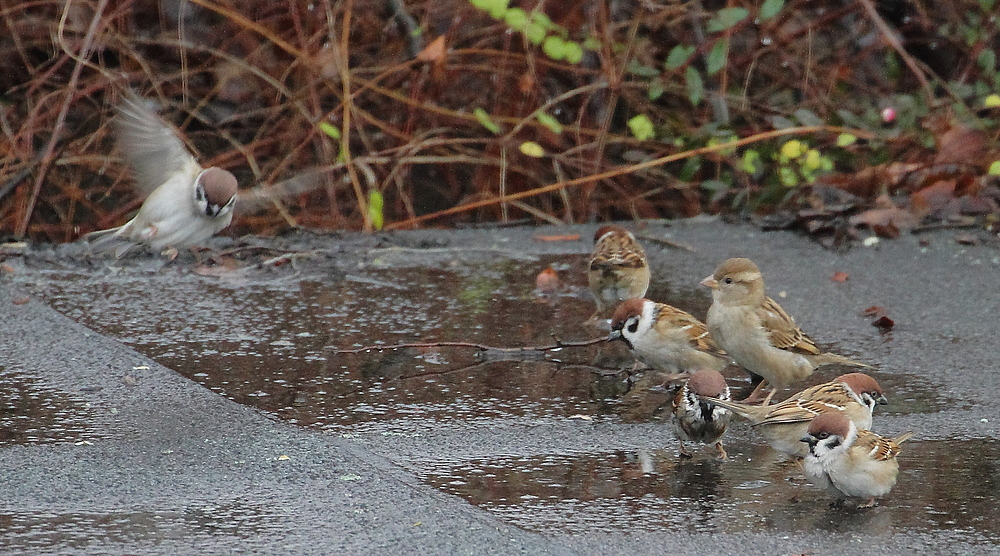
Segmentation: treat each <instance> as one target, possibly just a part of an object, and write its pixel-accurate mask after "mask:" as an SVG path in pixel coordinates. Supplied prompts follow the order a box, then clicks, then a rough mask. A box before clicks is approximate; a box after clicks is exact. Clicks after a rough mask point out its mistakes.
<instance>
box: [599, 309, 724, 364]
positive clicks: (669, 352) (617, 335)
mask: <svg viewBox="0 0 1000 556" xmlns="http://www.w3.org/2000/svg"><path fill="white" fill-rule="evenodd" d="M608 340H609V341H611V340H621V341H623V342H625V345H627V346H628V348H629V349H630V350H632V355H634V356H635V358H636V359H638V360H639V361H642V362H643V363H645V364H646V365H649V366H650V367H653V368H654V369H659V370H661V371H665V372H667V373H688V372H691V371H696V370H698V369H712V370H714V371H721V370H722V369H724V368H725V367H726V365H727V364H728V362H729V361H728V359H727V358H726V356H725V354H724V353H723V352H722V351H721V350H719V348H718V347H717V346H716V345H715V342H714V341H713V340H712V338H711V336H709V335H708V329H707V328H705V325H704V324H702V322H701V321H700V320H698V319H696V318H694V317H692V316H691V315H689V314H688V313H685V312H684V311H681V310H680V309H677V308H676V307H671V306H670V305H665V304H663V303H656V302H654V301H650V300H648V299H643V298H633V299H629V300H628V301H625V302H624V303H622V304H621V305H619V306H618V308H617V309H615V313H614V316H612V317H611V335H610V336H608Z"/></svg>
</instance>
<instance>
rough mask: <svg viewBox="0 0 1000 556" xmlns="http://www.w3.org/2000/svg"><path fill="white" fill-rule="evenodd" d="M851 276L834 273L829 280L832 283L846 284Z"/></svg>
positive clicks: (843, 273)
mask: <svg viewBox="0 0 1000 556" xmlns="http://www.w3.org/2000/svg"><path fill="white" fill-rule="evenodd" d="M850 277H851V275H850V274H848V273H846V272H839V271H838V272H834V273H833V276H832V277H831V278H830V279H831V280H833V281H834V282H846V281H847V279H848V278H850Z"/></svg>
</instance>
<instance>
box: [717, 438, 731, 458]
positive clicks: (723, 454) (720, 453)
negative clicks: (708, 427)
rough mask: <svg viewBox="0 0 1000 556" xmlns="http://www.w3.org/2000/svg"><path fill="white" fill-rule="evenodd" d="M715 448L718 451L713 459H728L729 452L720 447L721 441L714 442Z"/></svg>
mask: <svg viewBox="0 0 1000 556" xmlns="http://www.w3.org/2000/svg"><path fill="white" fill-rule="evenodd" d="M715 449H716V450H717V451H718V453H717V454H716V456H715V459H717V460H719V461H729V454H727V453H726V449H725V448H723V447H722V442H716V443H715Z"/></svg>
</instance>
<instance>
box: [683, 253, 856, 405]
mask: <svg viewBox="0 0 1000 556" xmlns="http://www.w3.org/2000/svg"><path fill="white" fill-rule="evenodd" d="M701 284H702V285H703V286H707V287H709V288H711V289H712V306H711V307H709V309H708V318H706V319H705V324H706V325H707V326H708V332H709V334H711V335H712V337H713V338H715V341H716V343H717V344H718V345H719V347H720V348H722V349H723V350H725V351H726V353H728V354H729V356H730V357H732V359H733V361H735V362H736V364H737V365H739V366H741V367H743V368H744V369H746V370H748V371H750V373H752V374H755V375H759V376H762V377H764V382H761V383H760V384H758V385H757V388H756V389H755V390H754V391H753V393H752V394H751V395H750V397H749V398H747V399H748V400H756V399H757V396H758V395H759V393H760V391H761V390H762V388H763V387H764V385H765V383H766V384H768V385H770V386H771V388H772V389H771V392H770V393H769V394H768V395H767V398H766V399H765V400H764V405H767V404H768V403H769V402H770V401H771V397H772V396H774V393H775V391H777V390H779V389H782V388H785V387H786V386H788V385H790V384H793V383H795V382H798V381H800V380H802V379H804V378H806V377H808V376H809V375H810V374H812V372H813V371H814V370H815V369H816V368H817V367H820V366H822V365H828V364H831V363H840V364H844V365H854V366H858V367H867V366H868V365H865V364H864V363H859V362H857V361H853V360H851V359H848V358H846V357H842V356H840V355H836V354H833V353H824V352H822V350H820V349H819V348H818V347H816V344H815V343H814V342H813V341H812V339H810V338H809V337H808V336H806V335H805V333H803V332H802V330H800V329H799V327H798V326H797V325H796V324H795V320H794V319H792V317H790V316H789V315H788V313H786V312H785V311H784V310H783V309H782V308H781V306H780V305H778V303H777V302H775V301H774V300H773V299H771V298H770V297H768V296H767V295H766V294H765V293H764V278H763V276H762V275H761V273H760V269H758V268H757V265H755V264H754V263H753V262H752V261H751V260H750V259H742V258H739V259H728V260H727V261H725V262H723V263H722V264H721V265H719V268H717V269H716V270H715V273H714V274H712V275H711V276H707V277H706V278H705V279H704V280H702V281H701Z"/></svg>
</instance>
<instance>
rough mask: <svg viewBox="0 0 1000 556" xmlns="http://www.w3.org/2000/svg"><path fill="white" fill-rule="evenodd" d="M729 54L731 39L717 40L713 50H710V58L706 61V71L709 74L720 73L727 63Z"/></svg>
mask: <svg viewBox="0 0 1000 556" xmlns="http://www.w3.org/2000/svg"><path fill="white" fill-rule="evenodd" d="M727 54H729V41H725V40H720V41H718V42H716V43H715V46H713V47H712V50H710V51H709V52H708V59H707V60H706V61H705V71H706V72H708V74H709V75H715V74H716V73H719V70H721V69H722V66H724V65H726V55H727Z"/></svg>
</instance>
